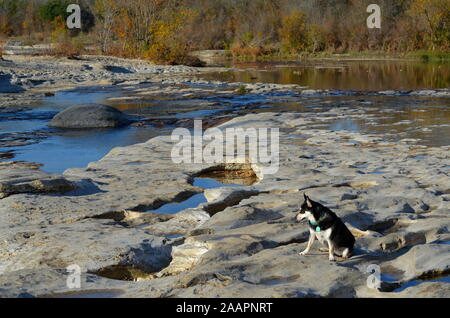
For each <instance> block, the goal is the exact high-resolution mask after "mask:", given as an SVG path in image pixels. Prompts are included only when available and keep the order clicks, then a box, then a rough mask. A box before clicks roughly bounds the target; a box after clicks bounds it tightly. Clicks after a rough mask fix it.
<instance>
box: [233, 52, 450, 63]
mask: <svg viewBox="0 0 450 318" xmlns="http://www.w3.org/2000/svg"><path fill="white" fill-rule="evenodd" d="M233 59H234V60H235V61H242V62H274V61H304V60H336V61H345V60H348V61H350V60H358V61H365V60H374V61H377V60H379V61H382V60H411V61H422V62H430V63H432V62H435V63H450V53H448V52H431V51H413V52H405V53H398V52H397V53H392V52H382V51H374V52H370V51H366V52H348V53H332V52H319V53H304V54H267V55H260V56H249V55H240V56H233Z"/></svg>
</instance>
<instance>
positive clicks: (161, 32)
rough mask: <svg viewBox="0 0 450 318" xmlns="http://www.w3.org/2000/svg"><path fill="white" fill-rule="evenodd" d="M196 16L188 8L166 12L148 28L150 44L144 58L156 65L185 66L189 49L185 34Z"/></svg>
mask: <svg viewBox="0 0 450 318" xmlns="http://www.w3.org/2000/svg"><path fill="white" fill-rule="evenodd" d="M196 16H197V12H196V11H195V10H193V9H190V8H183V9H179V10H177V11H166V14H165V15H164V16H163V17H162V18H161V20H159V21H156V22H155V23H154V24H153V25H152V26H151V28H150V31H151V34H152V44H151V46H150V48H149V50H148V51H147V52H146V53H145V57H147V58H148V59H150V60H152V61H154V62H157V63H165V64H180V63H182V64H185V61H186V59H188V58H189V57H188V55H189V51H190V47H191V43H190V40H189V37H188V35H187V34H188V33H189V32H188V30H189V26H190V25H191V23H192V22H193V21H194V20H195V18H196Z"/></svg>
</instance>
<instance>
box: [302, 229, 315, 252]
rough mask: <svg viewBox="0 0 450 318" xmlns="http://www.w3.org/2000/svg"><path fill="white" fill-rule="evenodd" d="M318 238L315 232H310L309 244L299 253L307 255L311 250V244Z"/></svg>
mask: <svg viewBox="0 0 450 318" xmlns="http://www.w3.org/2000/svg"><path fill="white" fill-rule="evenodd" d="M315 239H316V236H315V235H314V233H311V232H309V240H308V244H307V245H306V248H305V250H304V251H303V252H301V253H299V254H300V255H306V254H308V252H309V250H310V249H311V246H312V245H313V243H314V240H315Z"/></svg>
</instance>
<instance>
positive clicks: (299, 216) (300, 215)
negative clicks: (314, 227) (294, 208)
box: [295, 212, 305, 222]
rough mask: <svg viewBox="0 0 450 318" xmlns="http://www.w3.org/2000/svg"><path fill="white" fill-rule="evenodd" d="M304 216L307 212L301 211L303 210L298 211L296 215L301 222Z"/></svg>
mask: <svg viewBox="0 0 450 318" xmlns="http://www.w3.org/2000/svg"><path fill="white" fill-rule="evenodd" d="M304 218H305V213H301V212H298V213H297V215H296V216H295V219H296V220H297V222H301V221H302V220H303V219H304Z"/></svg>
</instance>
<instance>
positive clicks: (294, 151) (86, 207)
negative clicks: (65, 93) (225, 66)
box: [0, 58, 450, 297]
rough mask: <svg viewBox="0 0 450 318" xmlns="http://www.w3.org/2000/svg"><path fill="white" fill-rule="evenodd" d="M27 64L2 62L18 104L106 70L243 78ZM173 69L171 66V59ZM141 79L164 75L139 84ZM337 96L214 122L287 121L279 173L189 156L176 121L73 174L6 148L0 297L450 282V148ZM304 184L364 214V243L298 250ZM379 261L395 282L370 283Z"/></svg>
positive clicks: (291, 293)
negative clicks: (76, 273) (367, 127)
mask: <svg viewBox="0 0 450 318" xmlns="http://www.w3.org/2000/svg"><path fill="white" fill-rule="evenodd" d="M98 61H101V59H100V58H99V59H98ZM8 63H9V62H8ZM14 63H16V64H17V65H19V66H15V67H11V69H5V68H4V67H5V66H4V64H2V68H0V72H3V76H4V77H3V80H5V78H7V79H6V80H7V81H8V82H9V83H10V84H11V85H17V86H18V87H20V88H21V89H23V92H22V93H17V92H16V93H8V94H6V95H3V94H2V95H0V100H1V102H2V103H3V105H4V106H6V105H20V106H22V105H26V104H27V102H26V101H29V100H30V101H31V100H34V99H35V98H39V96H41V95H42V92H44V91H47V90H49V88H50V87H51V86H52V85H53V84H58V86H55V87H58V88H55V90H56V89H61V87H62V86H64V88H67V87H68V86H70V85H75V86H77V85H84V84H87V83H89V85H93V84H95V83H96V85H102V84H101V83H99V82H98V80H99V79H98V78H103V77H106V78H107V80H110V81H117V82H116V83H115V84H116V85H117V86H119V85H123V86H125V87H129V88H128V92H129V94H128V95H127V94H125V95H126V96H121V97H119V98H122V100H123V98H124V97H129V98H130V99H132V100H136V99H141V98H143V97H142V96H147V97H148V96H161V95H164V94H166V96H167V95H171V94H172V95H173V94H177V96H178V99H179V100H180V97H181V96H184V97H185V98H186V97H187V95H186V94H188V95H189V94H191V95H190V96H194V97H196V98H198V97H199V96H203V95H205V96H211V95H221V96H226V95H227V94H232V95H235V90H236V89H237V88H239V87H240V86H241V85H242V84H241V83H231V84H229V83H221V82H216V83H213V82H205V81H204V80H201V79H195V78H192V75H193V73H199V72H204V70H198V69H193V68H185V67H157V66H151V67H150V66H145V67H144V66H142V70H144V69H145V70H150V71H148V72H149V73H150V74H146V75H145V76H144V75H143V73H145V72H144V71H142V70H141V71H137V72H131V73H128V72H123V71H122V72H117V69H115V70H116V72H111V68H110V69H109V70H103V68H104V67H103V66H102V71H100V73H96V72H92V74H94V75H93V76H98V78H95V79H94V80H93V81H92V82H91V81H90V80H89V79H88V78H89V75H86V76H87V78H86V79H85V78H81V79H79V78H76V77H75V78H74V77H71V76H73V74H77V73H76V72H75V73H74V72H72V71H71V70H69V69H68V70H67V72H66V73H65V71H63V69H64V67H63V66H60V68H59V69H60V71H59V72H60V73H59V74H60V75H61V76H62V77H61V78H54V80H55V83H53V84H52V83H43V84H42V85H43V86H42V87H41V88H39V87H36V85H34V84H33V87H28V86H27V83H30V82H27V81H28V80H30V79H31V80H37V81H39V80H43V79H46V80H47V81H49V74H44V73H42V74H39V71H37V70H39V69H40V66H39V63H40V62H39V60H37V61H36V62H33V63H36V64H33V66H32V67H31V68H33V69H34V71H30V70H27V69H24V70H22V67H23V68H26V66H25V64H20V63H22V62H20V61H15V62H14ZM23 63H25V62H23ZM68 63H75V64H76V65H79V64H80V63H85V62H80V61H76V62H72V61H70V62H68ZM99 63H101V62H99ZM126 63H131V62H123V61H117V64H118V65H117V66H116V65H113V66H114V67H119V68H126V69H128V68H129V67H130V68H131V66H129V65H128V64H126ZM104 64H107V65H110V64H112V62H111V60H108V61H107V63H106V62H104ZM104 64H102V65H104ZM131 64H132V65H135V63H131ZM20 65H22V66H20ZM127 65H128V66H127ZM27 67H28V66H27ZM77 67H78V66H77ZM90 67H92V66H90ZM133 67H135V66H133ZM157 68H161V69H162V70H163V71H162V72H159V71H156V69H157ZM36 69H37V70H36ZM55 69H58V67H55ZM165 70H170V71H168V72H169V74H166V75H162V74H160V73H164V71H165ZM55 72H57V71H55ZM89 72H91V70H90V69H89V68H86V69H85V70H83V71H82V72H81V71H80V74H90V73H89ZM101 72H104V73H101ZM152 72H153V73H152ZM177 72H178V73H177ZM63 74H65V75H63ZM98 74H99V75H98ZM106 74H108V75H106ZM40 76H41V77H40ZM64 76H66V77H67V78H66V79H63V77H64ZM83 76H84V75H83ZM141 76H142V77H141ZM21 77H22V79H23V80H25V81H22V80H20V81H19V79H20V78H21ZM138 77H139V78H138ZM11 79H13V80H11ZM77 81H79V83H77ZM121 81H122V82H121ZM142 82H150V83H153V84H155V83H156V86H153V84H152V85H151V86H149V87H144V88H143V87H138V86H137V85H139V84H140V83H142ZM31 83H32V82H31ZM69 84H70V85H69ZM108 84H111V82H110V83H108ZM205 84H206V86H202V85H205ZM59 85H62V86H59ZM179 85H185V86H184V88H181V87H180V86H179ZM37 86H39V85H37ZM168 87H169V89H168ZM181 89H183V91H181V92H179V90H181ZM246 89H247V90H248V91H247V92H246V93H250V94H256V95H258V96H266V95H265V94H267V96H270V98H271V102H272V103H274V102H277V103H281V102H285V103H292V102H293V101H295V100H298V99H299V98H303V96H305V95H312V96H313V98H314V96H319V95H325V94H335V93H336V92H333V91H327V90H326V91H312V90H309V89H308V88H304V87H298V86H293V85H276V84H263V83H261V84H252V85H247V86H246ZM373 94H374V95H382V94H388V93H386V92H384V93H382V92H376V93H373ZM395 94H403V95H411V94H416V95H422V96H425V95H427V94H428V95H429V94H432V95H435V97H438V98H447V97H446V96H447V95H446V94H448V90H426V91H425V90H423V91H420V92H419V91H414V92H394V93H393V94H391V93H389V94H388V95H392V96H395ZM361 95H364V94H361ZM361 95H358V96H361ZM357 98H361V97H357ZM206 100H207V99H206ZM361 102H364V101H361ZM263 103H264V102H263ZM263 103H262V104H263ZM321 103H323V104H325V103H326V104H328V102H327V101H322V102H321ZM256 104H258V103H256ZM323 104H321V105H320V106H323ZM258 105H260V104H258ZM322 108H323V109H321V111H309V112H298V111H292V110H290V108H287V109H286V110H285V111H283V112H281V111H278V112H277V111H273V109H271V111H270V112H260V111H258V110H256V108H255V113H248V114H239V113H235V114H233V116H228V117H227V116H226V118H225V119H224V120H223V121H224V122H220V121H217V122H214V123H212V124H211V125H214V126H216V127H218V128H219V129H221V130H225V129H227V128H236V127H240V128H260V127H265V128H279V129H280V140H279V143H280V151H279V155H280V164H279V170H278V172H277V173H276V174H264V173H263V171H264V169H261V168H262V166H261V165H260V164H259V163H258V162H247V163H238V162H234V163H227V164H175V163H173V162H172V158H171V151H172V149H173V146H174V141H172V140H171V138H170V136H158V137H155V138H152V139H150V140H148V141H146V142H144V143H139V144H134V145H129V146H126V147H117V148H114V149H112V150H111V151H110V152H109V153H108V154H107V155H106V156H104V157H103V158H102V159H101V160H99V161H96V162H92V163H90V164H89V165H88V166H87V167H85V168H73V169H68V170H66V171H65V172H64V173H61V174H50V173H46V172H44V171H42V170H41V169H39V165H33V164H30V163H24V162H12V161H9V162H2V163H1V165H0V198H1V199H0V296H3V297H32V296H34V297H43V296H48V297H93V296H97V297H439V296H443V297H448V296H449V295H450V287H449V286H450V285H449V284H448V273H449V266H450V247H449V241H450V233H449V225H450V218H449V215H448V212H449V208H450V203H449V202H450V192H449V189H450V179H449V172H450V166H449V157H450V151H449V150H450V147H449V146H448V145H441V146H432V145H424V144H421V143H420V142H419V140H417V139H412V138H406V137H407V136H401V135H400V136H399V138H397V140H392V138H387V134H386V133H385V132H383V131H377V132H376V133H374V132H372V133H370V132H367V131H361V132H355V131H349V130H330V129H329V125H331V124H332V123H333V122H335V121H336V119H339V118H343V119H346V120H355V121H358V120H365V121H366V122H371V123H378V121H379V120H381V118H382V117H385V116H387V115H388V114H389V113H392V112H393V109H390V110H389V111H386V112H385V113H383V114H380V113H376V114H374V113H371V112H370V111H368V110H367V109H364V108H354V107H349V106H348V105H340V107H327V108H325V107H322ZM143 123H144V122H143ZM391 134H395V132H391ZM389 137H390V136H389ZM304 192H307V193H308V195H309V196H310V197H311V198H313V199H314V200H316V201H319V202H321V203H322V204H324V205H326V206H327V207H329V208H331V209H332V210H333V211H335V212H336V213H337V214H338V215H339V216H340V217H341V218H342V219H343V221H344V222H345V223H346V224H347V225H348V227H349V228H350V229H351V231H352V232H353V234H354V235H355V237H356V252H355V255H354V256H353V257H352V258H350V259H348V260H342V259H338V261H337V262H330V261H328V257H327V253H326V252H321V251H320V250H319V247H320V246H319V243H318V242H316V243H315V245H314V247H313V250H312V253H311V254H310V255H307V256H300V255H299V254H298V253H299V252H300V251H302V250H303V249H304V247H305V245H306V241H307V238H308V228H307V225H306V224H302V223H297V222H296V221H295V219H294V216H295V212H294V211H295V210H297V208H298V205H299V203H300V200H301V199H302V196H303V193H304ZM74 264H75V265H77V266H79V268H80V270H81V275H82V276H81V288H80V289H70V288H68V286H67V279H68V278H69V277H70V276H69V273H68V272H67V271H66V268H67V266H70V265H74ZM374 266H375V267H374ZM371 268H376V270H375V272H373V270H371ZM377 271H379V274H380V275H379V279H380V284H379V285H378V286H376V287H377V288H371V287H373V286H372V284H371V283H370V282H373V276H372V275H374V274H375V275H377V273H378V272H377ZM377 277H378V276H377ZM375 281H376V280H375Z"/></svg>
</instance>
